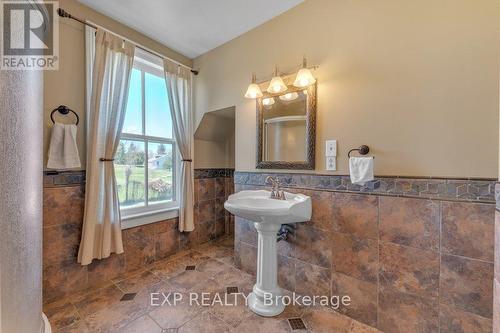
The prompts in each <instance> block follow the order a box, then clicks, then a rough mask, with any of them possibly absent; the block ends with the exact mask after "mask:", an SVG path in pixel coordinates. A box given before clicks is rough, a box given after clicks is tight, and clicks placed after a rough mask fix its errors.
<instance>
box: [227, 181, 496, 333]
mask: <svg viewBox="0 0 500 333" xmlns="http://www.w3.org/2000/svg"><path fill="white" fill-rule="evenodd" d="M268 175H270V174H264V173H245V172H236V173H235V186H236V191H237V192H238V191H241V190H245V189H257V188H259V189H260V188H263V187H265V183H264V180H265V178H266V177H267V176H268ZM271 175H273V176H276V177H278V178H280V179H281V181H282V183H283V184H285V186H287V190H288V191H291V192H300V193H304V194H306V195H309V196H311V197H312V204H313V213H312V220H311V221H309V222H306V223H301V224H298V226H297V229H296V231H295V235H293V236H291V237H290V238H289V240H288V241H287V242H279V247H278V251H279V255H278V257H279V258H278V262H279V283H280V284H281V286H282V287H285V288H286V289H288V290H291V291H295V292H297V293H300V294H310V295H330V294H331V295H349V296H350V297H351V299H352V304H351V305H350V306H349V307H345V308H341V309H340V312H341V313H343V314H345V315H347V316H349V317H351V318H353V319H356V320H358V321H360V322H363V323H365V324H368V325H370V326H372V327H376V328H378V329H380V330H381V331H384V332H405V333H409V332H425V333H432V332H441V333H445V332H446V333H456V332H492V317H493V307H492V304H493V272H494V268H493V260H494V256H493V252H494V229H495V226H494V221H495V217H494V215H495V205H494V185H495V181H494V180H486V179H483V180H471V179H426V178H419V179H417V178H404V177H383V178H379V177H377V179H376V180H375V181H374V182H372V183H371V184H367V185H366V186H365V187H359V186H354V185H352V184H350V183H349V181H348V177H340V176H315V175H297V174H271ZM497 224H498V223H497ZM497 233H498V227H497ZM256 240H257V234H256V232H255V229H254V227H253V225H252V223H251V222H249V221H245V220H243V219H241V218H236V222H235V263H236V265H237V267H239V268H241V269H243V270H244V271H247V272H250V273H254V272H255V267H256V265H255V262H256V253H257V249H256ZM497 258H498V256H497ZM497 271H498V269H497ZM497 285H498V280H497ZM497 306H498V305H497Z"/></svg>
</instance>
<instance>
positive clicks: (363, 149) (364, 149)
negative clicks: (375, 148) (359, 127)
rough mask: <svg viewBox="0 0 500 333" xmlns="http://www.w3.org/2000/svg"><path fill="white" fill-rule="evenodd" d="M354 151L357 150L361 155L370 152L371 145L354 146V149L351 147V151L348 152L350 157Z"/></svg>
mask: <svg viewBox="0 0 500 333" xmlns="http://www.w3.org/2000/svg"><path fill="white" fill-rule="evenodd" d="M353 151H357V152H358V153H359V154H360V155H366V154H368V153H369V152H370V147H368V146H367V145H361V146H359V148H354V149H351V150H349V152H348V153H347V157H348V158H350V157H351V153H352V152H353ZM374 158H375V157H374Z"/></svg>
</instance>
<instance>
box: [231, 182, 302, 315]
mask: <svg viewBox="0 0 500 333" xmlns="http://www.w3.org/2000/svg"><path fill="white" fill-rule="evenodd" d="M285 199H286V200H278V199H272V198H271V192H270V191H264V190H261V191H241V192H238V193H236V194H233V195H230V196H229V198H228V200H227V201H226V202H225V203H224V207H225V208H226V209H227V210H228V211H230V212H231V213H232V214H234V215H236V216H239V217H242V218H244V219H247V220H250V221H253V222H255V223H254V226H255V229H257V232H258V242H259V243H258V246H257V249H258V254H257V283H255V285H254V286H253V291H252V293H251V294H250V295H249V297H248V299H247V302H248V307H249V308H250V309H251V310H252V311H253V312H255V313H257V314H259V315H261V316H266V317H272V316H277V315H279V314H280V313H282V312H283V310H284V309H285V305H284V304H283V301H282V297H281V296H282V291H281V288H280V287H279V286H278V252H277V249H276V242H277V233H278V230H279V229H280V227H281V225H282V224H288V223H298V222H306V221H309V220H310V219H311V209H312V208H311V198H310V197H308V196H305V195H303V194H293V193H288V192H285Z"/></svg>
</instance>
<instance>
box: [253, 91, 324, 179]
mask: <svg viewBox="0 0 500 333" xmlns="http://www.w3.org/2000/svg"><path fill="white" fill-rule="evenodd" d="M287 87H288V89H287V90H286V91H285V92H282V93H279V94H271V93H267V92H266V93H264V95H263V96H262V97H261V98H258V99H257V165H256V168H257V169H294V170H313V169H314V166H315V143H316V84H313V85H310V86H309V87H307V88H296V87H294V86H292V85H288V86H287Z"/></svg>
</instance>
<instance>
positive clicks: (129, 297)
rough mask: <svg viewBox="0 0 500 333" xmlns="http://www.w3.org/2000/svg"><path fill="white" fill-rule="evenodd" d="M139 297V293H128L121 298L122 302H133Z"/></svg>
mask: <svg viewBox="0 0 500 333" xmlns="http://www.w3.org/2000/svg"><path fill="white" fill-rule="evenodd" d="M136 295H137V293H128V294H125V295H123V296H122V298H120V302H124V301H131V300H133V299H134V298H135V296H136Z"/></svg>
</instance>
